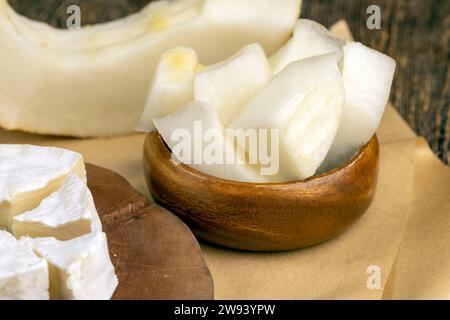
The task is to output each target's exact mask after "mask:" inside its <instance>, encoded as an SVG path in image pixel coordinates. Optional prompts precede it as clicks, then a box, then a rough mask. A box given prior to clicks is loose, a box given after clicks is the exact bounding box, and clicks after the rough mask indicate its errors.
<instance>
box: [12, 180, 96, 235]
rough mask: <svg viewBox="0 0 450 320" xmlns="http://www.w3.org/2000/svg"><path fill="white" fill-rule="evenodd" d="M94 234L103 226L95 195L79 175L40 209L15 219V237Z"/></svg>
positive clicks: (55, 193) (42, 203)
mask: <svg viewBox="0 0 450 320" xmlns="http://www.w3.org/2000/svg"><path fill="white" fill-rule="evenodd" d="M95 231H102V225H101V222H100V218H99V216H98V213H97V210H96V209H95V205H94V200H93V198H92V194H91V192H90V191H89V189H88V187H87V186H86V184H85V183H84V182H83V181H82V180H80V179H79V178H78V177H77V176H76V175H70V176H69V178H68V179H67V180H66V182H64V184H63V185H62V186H61V187H60V188H59V189H58V190H57V191H55V192H54V193H52V194H51V195H50V196H49V197H48V198H46V199H44V200H43V201H42V202H41V204H40V205H39V206H38V207H37V208H35V209H32V210H30V211H28V212H25V213H23V214H21V215H18V216H15V217H14V220H13V225H12V232H13V234H14V235H15V236H16V238H20V237H22V236H29V237H32V238H38V237H55V238H57V239H59V240H69V239H73V238H76V237H79V236H82V235H85V234H87V233H90V232H95Z"/></svg>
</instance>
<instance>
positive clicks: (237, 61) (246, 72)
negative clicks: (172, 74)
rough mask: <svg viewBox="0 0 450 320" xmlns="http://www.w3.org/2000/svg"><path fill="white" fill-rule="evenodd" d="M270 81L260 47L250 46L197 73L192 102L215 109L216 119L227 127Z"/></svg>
mask: <svg viewBox="0 0 450 320" xmlns="http://www.w3.org/2000/svg"><path fill="white" fill-rule="evenodd" d="M271 78H272V71H271V69H270V65H269V62H268V61H267V57H266V54H265V53H264V50H263V48H262V47H261V46H260V45H259V44H251V45H248V46H246V47H244V48H243V49H242V50H241V51H239V52H238V53H237V54H235V55H234V56H232V57H231V58H229V59H227V60H225V61H223V62H221V63H218V64H216V65H213V66H210V67H208V68H207V69H206V70H204V71H202V72H200V73H198V74H197V75H196V76H195V82H194V99H195V100H197V101H203V102H206V103H208V104H209V105H211V106H213V107H215V108H217V110H218V113H219V119H220V120H221V122H222V124H223V125H225V126H227V125H228V124H229V123H230V122H231V120H232V119H233V118H234V117H235V116H236V115H237V114H238V113H239V112H240V110H241V109H242V107H243V106H244V105H246V104H247V103H248V102H249V101H250V99H251V98H253V96H254V95H255V94H256V93H257V92H258V91H259V90H260V89H261V88H262V87H263V86H264V85H265V84H266V83H267V82H268V81H269V80H270V79H271Z"/></svg>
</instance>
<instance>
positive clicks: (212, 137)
mask: <svg viewBox="0 0 450 320" xmlns="http://www.w3.org/2000/svg"><path fill="white" fill-rule="evenodd" d="M154 123H155V126H156V128H157V129H158V132H159V133H160V134H161V136H162V137H163V139H164V141H165V142H166V144H167V145H168V146H169V148H170V149H171V150H172V153H173V155H174V160H177V161H180V162H182V163H184V164H187V165H189V166H191V167H192V168H194V169H197V170H199V171H201V172H203V173H205V174H209V175H211V176H215V177H219V178H223V179H227V180H234V181H242V182H267V178H265V177H264V176H260V175H259V172H258V171H257V168H255V167H253V166H251V165H248V164H246V159H245V158H246V157H245V154H244V153H242V152H241V151H240V149H238V148H236V146H235V144H234V142H233V141H232V140H231V139H228V138H227V135H226V133H225V129H224V127H223V126H222V124H221V122H220V120H219V118H218V116H217V113H216V112H215V111H214V108H213V107H212V106H209V105H207V104H206V103H204V102H200V101H193V102H192V103H190V104H189V105H187V106H186V107H184V108H183V109H181V110H179V111H177V112H176V113H173V114H170V115H168V116H166V117H164V118H161V119H155V120H154ZM204 140H209V141H207V142H206V141H204ZM183 150H184V152H183ZM216 156H217V158H215V157H216ZM216 159H217V160H218V161H215V160H216ZM227 159H232V161H231V162H232V163H230V164H228V161H227Z"/></svg>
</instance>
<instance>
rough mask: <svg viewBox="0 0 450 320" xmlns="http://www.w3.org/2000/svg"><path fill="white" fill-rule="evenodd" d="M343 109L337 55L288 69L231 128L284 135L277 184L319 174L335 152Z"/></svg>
mask: <svg viewBox="0 0 450 320" xmlns="http://www.w3.org/2000/svg"><path fill="white" fill-rule="evenodd" d="M343 104H344V89H343V86H342V79H341V76H340V73H339V69H338V66H337V62H336V55H335V54H329V55H323V56H318V57H313V58H309V59H304V60H300V61H297V62H293V63H291V64H289V65H288V66H287V67H286V68H285V69H283V71H282V72H280V73H279V74H278V75H277V76H275V78H274V79H273V80H272V81H271V82H269V83H268V84H267V85H266V86H265V87H264V88H263V89H262V90H261V92H260V93H259V94H258V95H257V96H256V97H255V98H254V99H253V100H252V101H251V102H250V103H249V104H248V105H247V106H246V107H245V108H244V110H243V112H242V113H241V114H240V115H239V116H238V117H237V118H236V119H235V121H233V123H232V124H231V127H232V128H242V129H250V128H255V129H278V130H280V141H279V150H280V153H279V160H280V167H279V172H278V174H277V181H290V180H296V179H305V178H308V177H310V176H312V175H313V174H314V173H315V171H316V170H317V168H318V167H319V166H320V164H321V162H322V161H323V159H324V158H325V156H326V154H327V152H328V151H329V149H330V147H331V144H332V142H333V139H334V137H335V135H336V131H337V128H338V126H339V121H340V117H341V113H342V108H343Z"/></svg>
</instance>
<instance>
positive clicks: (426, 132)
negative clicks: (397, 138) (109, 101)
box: [9, 0, 450, 162]
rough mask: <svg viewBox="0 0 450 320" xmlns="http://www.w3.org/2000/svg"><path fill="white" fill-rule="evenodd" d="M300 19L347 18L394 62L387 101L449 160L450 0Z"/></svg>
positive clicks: (104, 8) (22, 4) (28, 10)
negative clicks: (376, 22) (372, 23)
mask: <svg viewBox="0 0 450 320" xmlns="http://www.w3.org/2000/svg"><path fill="white" fill-rule="evenodd" d="M9 1H10V2H11V4H13V6H14V7H15V8H16V9H17V10H18V11H19V12H21V13H24V14H26V15H27V16H29V17H32V18H34V19H38V20H41V21H46V22H49V23H51V24H52V25H54V26H57V27H64V25H65V21H66V20H65V19H66V16H67V15H66V8H67V6H68V5H70V4H78V5H79V6H80V7H81V9H82V12H83V14H82V23H83V24H93V23H96V22H103V21H108V20H111V19H115V18H119V17H123V16H126V15H128V14H131V13H134V12H136V11H138V10H139V9H140V8H141V7H143V6H144V5H146V4H147V3H148V2H150V1H149V0H40V1H34V0H9ZM372 4H376V5H378V6H380V8H381V13H382V27H381V30H369V29H368V28H367V27H366V19H367V14H366V10H367V7H368V6H369V5H372ZM302 15H303V17H307V18H311V19H314V20H317V21H319V22H321V23H323V24H325V25H327V26H329V25H331V24H332V23H333V22H335V21H336V20H338V19H342V18H343V19H346V20H347V21H348V22H349V24H350V27H351V29H352V32H353V33H354V35H355V38H356V39H357V40H358V41H362V42H364V43H366V44H368V45H370V46H372V47H373V48H375V49H377V50H380V51H383V52H385V53H387V54H389V55H390V56H392V57H393V58H395V59H396V60H397V62H398V69H397V74H396V79H395V82H394V87H393V90H392V96H391V100H392V102H393V103H394V105H395V107H396V108H397V109H398V110H399V111H400V113H401V114H402V115H403V117H404V118H405V119H406V120H407V122H408V123H409V124H410V126H411V127H412V128H413V129H414V130H415V131H416V132H417V133H418V134H419V135H421V136H424V137H425V138H426V139H427V140H428V142H429V143H430V145H431V147H432V148H433V150H434V151H435V152H436V154H438V155H439V157H440V158H441V159H442V160H443V161H445V162H450V120H449V118H450V109H449V106H450V68H449V61H450V49H449V47H450V1H448V0H427V1H424V0H333V1H330V0H304V4H303V12H302Z"/></svg>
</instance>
